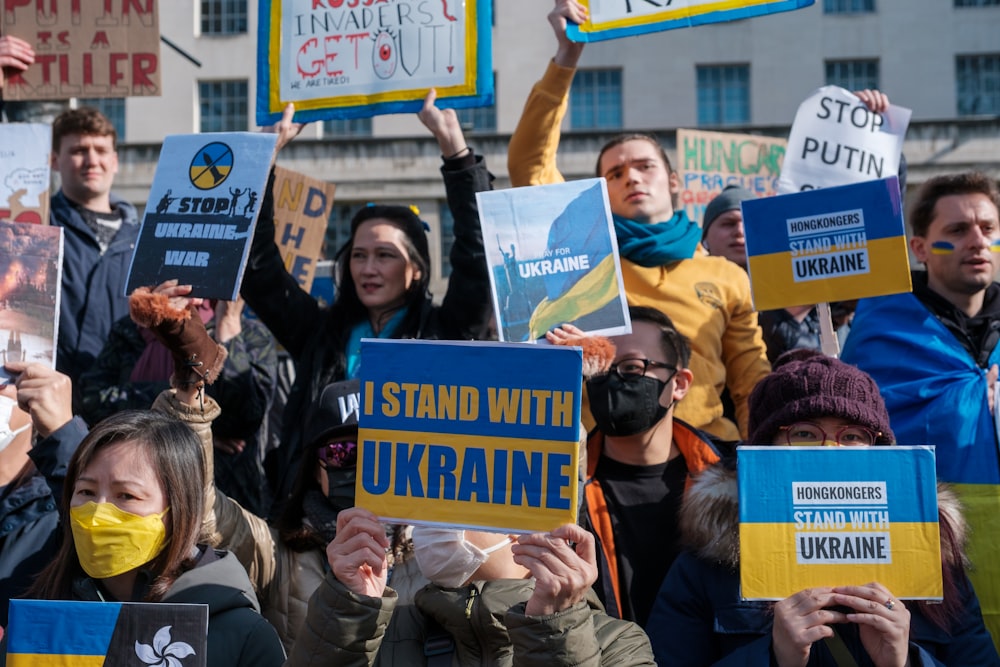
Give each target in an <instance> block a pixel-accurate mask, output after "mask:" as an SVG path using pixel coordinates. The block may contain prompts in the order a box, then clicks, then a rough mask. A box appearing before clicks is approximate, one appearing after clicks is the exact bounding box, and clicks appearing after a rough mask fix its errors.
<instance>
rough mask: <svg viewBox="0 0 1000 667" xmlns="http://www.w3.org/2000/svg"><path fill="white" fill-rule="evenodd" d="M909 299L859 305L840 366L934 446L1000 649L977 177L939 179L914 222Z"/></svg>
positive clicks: (998, 294) (998, 348)
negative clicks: (961, 511)
mask: <svg viewBox="0 0 1000 667" xmlns="http://www.w3.org/2000/svg"><path fill="white" fill-rule="evenodd" d="M908 219H909V223H910V225H911V226H912V228H913V234H912V236H911V238H910V250H911V251H912V252H913V255H914V257H916V259H917V260H918V261H920V262H923V263H924V265H925V267H926V270H925V271H914V272H913V276H912V280H913V292H912V293H906V294H894V295H891V296H884V297H877V298H871V299H862V300H861V301H860V302H859V304H858V310H857V314H856V315H855V317H854V323H853V326H852V329H851V335H850V336H849V337H848V339H847V344H846V345H845V346H844V353H843V359H844V361H846V362H848V363H852V364H856V365H857V366H858V367H859V368H861V369H862V370H864V371H866V372H868V373H870V374H871V375H872V377H873V378H875V381H876V382H878V385H879V387H880V388H881V390H882V396H883V397H885V402H886V406H887V407H888V409H889V415H890V416H891V417H892V424H893V428H894V430H895V431H896V433H897V435H898V436H899V439H900V441H901V442H904V443H906V444H912V445H922V444H927V445H934V446H935V447H936V452H937V456H936V461H937V473H938V478H939V479H941V480H942V481H944V482H948V483H950V484H953V485H954V487H955V490H956V491H957V492H958V494H959V497H960V498H961V499H962V503H963V505H964V506H965V509H966V515H967V516H968V519H969V524H970V526H971V528H972V530H971V536H972V537H971V540H970V543H969V557H970V558H971V560H972V564H973V568H972V570H971V572H970V575H969V576H970V578H971V579H972V582H973V584H975V586H976V593H978V595H979V599H980V601H981V602H982V604H983V616H984V618H985V619H986V625H987V627H988V628H989V629H990V632H991V633H992V634H993V638H994V641H995V642H998V643H1000V561H998V560H997V558H996V553H995V552H996V548H995V546H996V542H995V540H996V537H995V536H996V532H997V516H998V508H1000V450H998V445H1000V443H998V439H997V427H996V424H997V422H996V420H995V412H996V409H997V406H996V405H995V393H996V391H997V375H998V364H1000V345H997V343H998V342H1000V285H997V283H996V282H994V279H995V277H996V274H997V270H998V268H1000V254H998V253H1000V188H998V187H997V183H996V180H995V179H993V178H991V177H989V176H987V175H985V174H981V173H977V172H965V173H959V174H947V175H943V176H936V177H934V178H931V179H929V180H928V181H927V182H925V183H924V184H923V186H922V187H921V188H920V190H919V192H918V193H917V197H916V201H915V203H914V205H913V207H912V209H911V211H910V215H909V218H908Z"/></svg>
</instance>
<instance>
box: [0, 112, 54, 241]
mask: <svg viewBox="0 0 1000 667" xmlns="http://www.w3.org/2000/svg"><path fill="white" fill-rule="evenodd" d="M51 150H52V128H51V126H49V125H44V124H42V123H0V220H10V221H12V222H33V223H36V224H38V223H44V224H48V223H49V152H50V151H51Z"/></svg>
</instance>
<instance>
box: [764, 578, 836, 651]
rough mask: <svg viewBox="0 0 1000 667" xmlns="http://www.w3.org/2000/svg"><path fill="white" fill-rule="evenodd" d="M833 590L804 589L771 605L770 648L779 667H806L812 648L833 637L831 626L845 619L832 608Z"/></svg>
mask: <svg viewBox="0 0 1000 667" xmlns="http://www.w3.org/2000/svg"><path fill="white" fill-rule="evenodd" d="M833 604H834V602H833V589H832V588H807V589H805V590H803V591H799V592H798V593H796V594H795V595H792V596H789V597H787V598H785V599H784V600H782V601H780V602H778V603H777V604H775V605H774V626H773V627H772V628H771V646H772V649H773V650H774V658H775V661H776V662H777V663H778V667H805V665H806V663H808V662H809V653H810V651H811V650H812V645H813V644H814V643H815V642H818V641H819V640H821V639H824V638H826V637H832V636H833V629H832V628H831V627H830V624H832V623H843V622H844V621H845V620H846V619H847V615H846V614H844V613H843V612H839V611H834V610H833V609H827V607H830V606H833Z"/></svg>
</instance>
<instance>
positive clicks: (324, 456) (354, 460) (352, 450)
mask: <svg viewBox="0 0 1000 667" xmlns="http://www.w3.org/2000/svg"><path fill="white" fill-rule="evenodd" d="M317 453H318V455H319V461H320V464H322V466H323V467H324V468H353V467H354V466H356V465H357V464H358V443H356V442H354V441H353V440H338V441H334V442H328V443H326V444H325V445H320V446H319V448H318V449H317Z"/></svg>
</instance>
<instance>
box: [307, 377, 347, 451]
mask: <svg viewBox="0 0 1000 667" xmlns="http://www.w3.org/2000/svg"><path fill="white" fill-rule="evenodd" d="M360 407H361V381H360V380H344V381H343V382H333V383H331V384H328V385H327V386H326V387H324V388H323V393H322V394H320V397H319V401H317V402H316V404H315V405H314V406H313V410H312V413H311V414H310V415H309V418H308V419H307V420H306V428H305V439H304V440H303V442H305V443H306V445H307V446H308V447H313V446H319V445H322V444H323V443H324V442H325V441H328V440H331V439H332V438H335V437H338V436H342V435H353V434H356V433H357V432H358V412H359V411H360Z"/></svg>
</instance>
